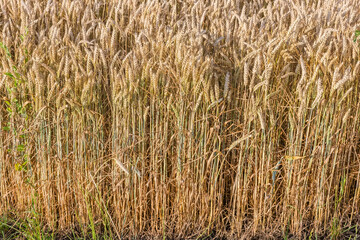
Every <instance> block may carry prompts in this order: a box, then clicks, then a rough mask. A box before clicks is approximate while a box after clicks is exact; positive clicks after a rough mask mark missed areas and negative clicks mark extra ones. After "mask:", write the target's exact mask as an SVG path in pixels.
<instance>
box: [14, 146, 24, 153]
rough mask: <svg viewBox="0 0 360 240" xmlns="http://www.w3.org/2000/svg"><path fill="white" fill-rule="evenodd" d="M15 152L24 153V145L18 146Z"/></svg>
mask: <svg viewBox="0 0 360 240" xmlns="http://www.w3.org/2000/svg"><path fill="white" fill-rule="evenodd" d="M16 150H17V151H18V152H23V151H25V145H23V144H20V145H18V146H17V148H16Z"/></svg>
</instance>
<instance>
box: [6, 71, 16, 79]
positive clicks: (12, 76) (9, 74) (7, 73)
mask: <svg viewBox="0 0 360 240" xmlns="http://www.w3.org/2000/svg"><path fill="white" fill-rule="evenodd" d="M5 75H6V76H8V77H11V78H15V77H14V75H12V74H11V73H9V72H6V73H5Z"/></svg>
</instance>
